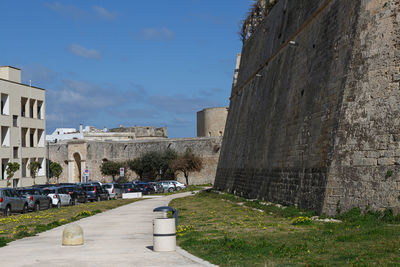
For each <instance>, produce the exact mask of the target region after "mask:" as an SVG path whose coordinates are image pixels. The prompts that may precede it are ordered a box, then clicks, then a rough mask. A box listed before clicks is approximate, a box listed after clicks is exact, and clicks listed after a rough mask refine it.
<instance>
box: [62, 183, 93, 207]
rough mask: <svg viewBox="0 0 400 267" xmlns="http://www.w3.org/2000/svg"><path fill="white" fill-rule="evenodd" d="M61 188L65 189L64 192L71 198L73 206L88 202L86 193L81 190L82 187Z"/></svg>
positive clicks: (67, 186) (69, 186) (66, 186)
mask: <svg viewBox="0 0 400 267" xmlns="http://www.w3.org/2000/svg"><path fill="white" fill-rule="evenodd" d="M61 187H62V188H65V190H66V191H67V192H68V194H69V195H70V196H71V198H72V204H73V205H76V204H77V203H78V202H79V203H86V202H87V201H88V199H87V196H86V192H85V190H83V186H82V185H64V186H61Z"/></svg>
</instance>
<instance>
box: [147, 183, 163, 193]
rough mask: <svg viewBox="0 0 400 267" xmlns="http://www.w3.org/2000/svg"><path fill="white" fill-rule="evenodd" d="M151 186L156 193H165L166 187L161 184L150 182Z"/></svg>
mask: <svg viewBox="0 0 400 267" xmlns="http://www.w3.org/2000/svg"><path fill="white" fill-rule="evenodd" d="M149 184H150V185H151V186H152V187H153V188H154V190H155V193H164V187H163V186H162V185H161V183H160V182H149Z"/></svg>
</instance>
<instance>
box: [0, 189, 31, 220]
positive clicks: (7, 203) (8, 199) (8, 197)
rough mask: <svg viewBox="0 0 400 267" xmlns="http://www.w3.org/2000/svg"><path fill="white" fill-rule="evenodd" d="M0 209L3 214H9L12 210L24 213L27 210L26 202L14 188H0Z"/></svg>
mask: <svg viewBox="0 0 400 267" xmlns="http://www.w3.org/2000/svg"><path fill="white" fill-rule="evenodd" d="M0 211H2V212H3V213H4V215H5V216H10V215H11V213H13V212H21V213H25V212H27V211H28V202H27V201H26V198H25V197H22V196H21V195H20V194H18V192H17V191H15V189H12V188H0Z"/></svg>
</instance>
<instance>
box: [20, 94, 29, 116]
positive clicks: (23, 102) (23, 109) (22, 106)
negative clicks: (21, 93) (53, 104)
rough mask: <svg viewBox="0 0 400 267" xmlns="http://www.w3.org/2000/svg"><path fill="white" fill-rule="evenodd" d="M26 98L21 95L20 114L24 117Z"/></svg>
mask: <svg viewBox="0 0 400 267" xmlns="http://www.w3.org/2000/svg"><path fill="white" fill-rule="evenodd" d="M27 102H28V99H27V98H25V97H21V116H22V117H26V103H27Z"/></svg>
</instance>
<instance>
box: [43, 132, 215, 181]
mask: <svg viewBox="0 0 400 267" xmlns="http://www.w3.org/2000/svg"><path fill="white" fill-rule="evenodd" d="M221 141H222V137H205V138H176V139H158V140H137V141H127V142H125V141H123V142H120V141H84V140H73V141H69V142H65V143H57V144H50V153H49V154H50V160H52V161H56V162H58V163H60V164H61V165H62V167H63V173H62V176H61V177H60V182H74V177H75V176H74V174H73V173H72V172H74V171H75V170H74V168H73V167H69V166H73V165H74V161H75V160H76V159H75V158H74V155H76V154H78V155H79V158H80V161H81V170H80V171H81V173H80V175H78V176H80V177H81V176H83V171H84V169H85V168H88V170H89V172H90V177H89V178H90V179H91V180H98V181H101V180H103V178H102V177H103V175H102V174H101V173H100V165H101V164H102V162H103V161H104V160H109V161H126V160H129V159H134V158H137V157H139V156H141V155H142V154H144V153H146V152H148V151H162V150H165V149H167V148H171V149H174V150H176V151H177V152H178V153H183V152H185V151H186V149H187V148H190V149H192V151H193V153H194V154H196V155H198V156H200V157H201V158H202V159H203V165H204V168H203V170H202V171H200V172H193V173H190V175H189V183H190V184H205V183H214V179H215V173H216V169H217V164H218V158H219V152H220V146H221ZM127 175H128V177H129V178H130V180H132V179H136V178H137V175H136V174H135V173H133V172H128V174H127ZM106 180H107V181H110V180H111V177H106ZM178 180H180V181H182V182H185V179H184V177H183V176H182V175H178Z"/></svg>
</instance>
